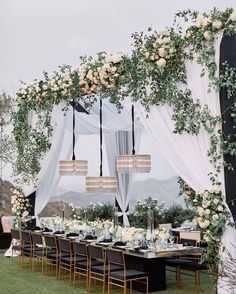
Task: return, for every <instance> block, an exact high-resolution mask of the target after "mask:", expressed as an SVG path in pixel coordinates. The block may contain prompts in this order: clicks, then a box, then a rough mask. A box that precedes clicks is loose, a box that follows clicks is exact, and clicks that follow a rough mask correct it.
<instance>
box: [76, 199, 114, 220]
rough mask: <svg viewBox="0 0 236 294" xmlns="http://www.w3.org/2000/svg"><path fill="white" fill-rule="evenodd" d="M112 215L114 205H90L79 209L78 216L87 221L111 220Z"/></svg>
mask: <svg viewBox="0 0 236 294" xmlns="http://www.w3.org/2000/svg"><path fill="white" fill-rule="evenodd" d="M113 213H114V205H112V204H111V203H95V204H90V205H89V206H88V207H87V208H85V209H81V210H80V213H79V216H80V218H81V219H86V220H87V221H95V220H97V219H100V220H111V219H112V217H113Z"/></svg>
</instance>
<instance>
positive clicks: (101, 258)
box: [88, 245, 121, 294]
mask: <svg viewBox="0 0 236 294" xmlns="http://www.w3.org/2000/svg"><path fill="white" fill-rule="evenodd" d="M88 255H89V283H88V292H90V288H91V281H92V280H95V281H96V280H97V281H101V282H102V285H103V294H104V293H105V286H106V277H107V275H108V264H106V254H105V251H104V250H103V248H102V247H101V246H97V245H88ZM120 269H121V267H120V266H118V265H112V267H111V268H110V271H113V270H120Z"/></svg>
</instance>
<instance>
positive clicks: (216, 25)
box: [212, 20, 222, 29]
mask: <svg viewBox="0 0 236 294" xmlns="http://www.w3.org/2000/svg"><path fill="white" fill-rule="evenodd" d="M212 26H213V28H215V29H220V28H221V26H222V23H221V21H220V20H214V21H213V23H212Z"/></svg>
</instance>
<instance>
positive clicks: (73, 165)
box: [59, 99, 88, 176]
mask: <svg viewBox="0 0 236 294" xmlns="http://www.w3.org/2000/svg"><path fill="white" fill-rule="evenodd" d="M72 107H73V139H72V140H73V153H72V160H60V161H59V172H60V174H61V175H63V176H72V175H79V176H86V175H87V173H88V161H87V160H77V159H75V100H74V99H73V102H72Z"/></svg>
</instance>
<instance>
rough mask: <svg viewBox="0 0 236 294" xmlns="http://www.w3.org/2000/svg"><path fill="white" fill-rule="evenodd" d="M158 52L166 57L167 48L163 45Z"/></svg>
mask: <svg viewBox="0 0 236 294" xmlns="http://www.w3.org/2000/svg"><path fill="white" fill-rule="evenodd" d="M158 54H159V55H160V56H161V57H164V56H165V54H166V51H165V48H163V47H161V48H160V49H159V50H158Z"/></svg>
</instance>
